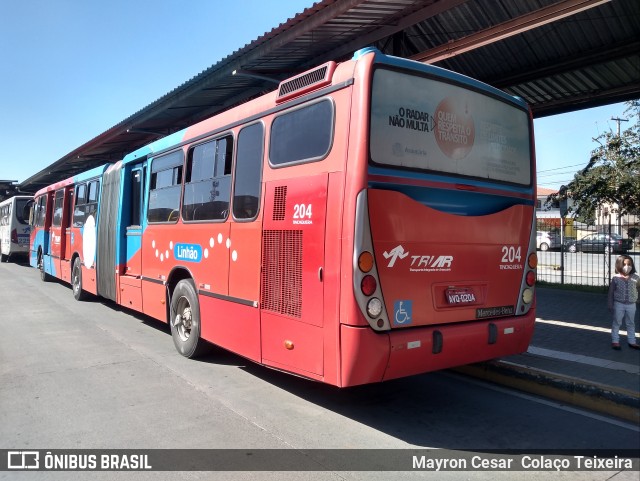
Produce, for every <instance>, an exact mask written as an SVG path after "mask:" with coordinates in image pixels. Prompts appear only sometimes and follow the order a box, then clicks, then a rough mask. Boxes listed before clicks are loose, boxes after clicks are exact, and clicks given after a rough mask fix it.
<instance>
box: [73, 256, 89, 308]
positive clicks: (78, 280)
mask: <svg viewBox="0 0 640 481" xmlns="http://www.w3.org/2000/svg"><path fill="white" fill-rule="evenodd" d="M71 290H72V291H73V297H74V298H75V300H76V301H84V300H85V299H86V298H87V292H86V291H83V290H82V264H81V263H80V258H79V257H76V259H75V260H74V261H73V267H72V268H71Z"/></svg>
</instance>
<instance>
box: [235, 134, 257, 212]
mask: <svg viewBox="0 0 640 481" xmlns="http://www.w3.org/2000/svg"><path fill="white" fill-rule="evenodd" d="M263 149H264V125H262V123H257V124H253V125H250V126H248V127H245V128H243V129H242V130H241V131H240V134H239V135H238V152H237V154H236V174H235V180H234V186H233V217H234V218H236V219H238V220H241V219H254V218H255V217H256V216H257V215H258V210H259V207H260V205H259V204H260V181H261V180H262V158H263V154H264V151H263Z"/></svg>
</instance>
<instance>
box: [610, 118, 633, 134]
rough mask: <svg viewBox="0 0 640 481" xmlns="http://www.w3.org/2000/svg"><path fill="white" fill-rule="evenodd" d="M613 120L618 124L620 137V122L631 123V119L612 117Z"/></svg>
mask: <svg viewBox="0 0 640 481" xmlns="http://www.w3.org/2000/svg"><path fill="white" fill-rule="evenodd" d="M611 120H613V121H614V122H617V123H618V137H620V122H629V119H621V118H620V117H611Z"/></svg>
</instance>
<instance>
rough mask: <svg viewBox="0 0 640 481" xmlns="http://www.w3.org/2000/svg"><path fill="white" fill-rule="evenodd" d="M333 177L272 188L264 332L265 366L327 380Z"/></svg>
mask: <svg viewBox="0 0 640 481" xmlns="http://www.w3.org/2000/svg"><path fill="white" fill-rule="evenodd" d="M327 188H328V175H327V174H321V175H316V176H312V177H304V178H296V179H291V180H282V181H275V182H270V183H267V184H266V189H265V209H264V219H263V232H262V235H263V238H262V275H261V292H260V307H261V332H262V357H263V362H264V363H265V364H270V365H273V366H275V367H281V368H283V369H286V370H293V371H296V372H300V373H302V374H305V375H310V376H312V377H313V375H317V376H322V375H323V332H322V327H323V315H324V312H323V300H324V288H323V280H324V242H325V217H326V206H327Z"/></svg>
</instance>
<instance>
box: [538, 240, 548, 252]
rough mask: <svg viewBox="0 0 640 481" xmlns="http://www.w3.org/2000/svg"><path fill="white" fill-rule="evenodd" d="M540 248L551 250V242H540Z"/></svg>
mask: <svg viewBox="0 0 640 481" xmlns="http://www.w3.org/2000/svg"><path fill="white" fill-rule="evenodd" d="M540 250H541V251H543V252H545V251H548V250H549V244H547V243H546V242H543V243H542V244H540Z"/></svg>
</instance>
